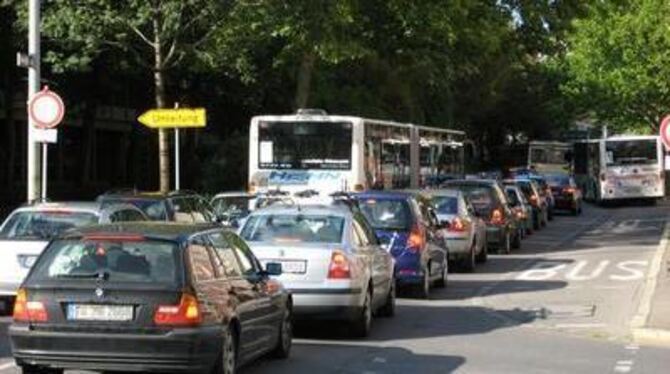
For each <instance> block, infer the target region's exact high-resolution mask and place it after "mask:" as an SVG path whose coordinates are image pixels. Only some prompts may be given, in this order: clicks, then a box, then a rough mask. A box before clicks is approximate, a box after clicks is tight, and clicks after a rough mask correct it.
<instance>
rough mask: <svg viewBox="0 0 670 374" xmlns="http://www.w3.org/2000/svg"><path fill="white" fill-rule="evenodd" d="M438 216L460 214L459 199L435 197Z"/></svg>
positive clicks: (434, 202) (434, 201)
mask: <svg viewBox="0 0 670 374" xmlns="http://www.w3.org/2000/svg"><path fill="white" fill-rule="evenodd" d="M433 204H434V205H435V210H436V211H437V214H458V198H457V197H455V196H433Z"/></svg>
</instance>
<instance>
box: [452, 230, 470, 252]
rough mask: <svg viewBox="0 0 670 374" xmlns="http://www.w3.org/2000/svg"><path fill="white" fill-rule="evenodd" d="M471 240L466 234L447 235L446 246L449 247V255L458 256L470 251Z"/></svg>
mask: <svg viewBox="0 0 670 374" xmlns="http://www.w3.org/2000/svg"><path fill="white" fill-rule="evenodd" d="M471 242H472V241H471V240H470V237H469V235H468V234H463V235H458V236H456V235H449V236H448V237H447V247H448V248H449V257H458V256H462V255H466V254H468V253H470V249H471V246H470V244H471Z"/></svg>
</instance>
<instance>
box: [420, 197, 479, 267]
mask: <svg viewBox="0 0 670 374" xmlns="http://www.w3.org/2000/svg"><path fill="white" fill-rule="evenodd" d="M431 197H432V199H431V200H432V201H433V205H434V206H435V213H436V214H437V219H438V220H439V221H440V222H443V223H446V226H448V228H447V235H446V236H447V245H448V247H449V260H451V261H458V263H459V265H461V267H462V268H463V269H464V270H466V271H473V270H474V268H475V263H477V262H486V260H487V258H488V244H487V241H486V222H484V220H483V219H481V218H480V217H478V216H477V215H476V214H475V210H474V208H473V207H472V205H470V203H469V202H468V200H467V199H466V198H465V195H464V194H463V192H461V191H459V190H450V189H444V190H435V191H431Z"/></svg>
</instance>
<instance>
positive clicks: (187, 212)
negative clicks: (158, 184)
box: [97, 190, 219, 223]
mask: <svg viewBox="0 0 670 374" xmlns="http://www.w3.org/2000/svg"><path fill="white" fill-rule="evenodd" d="M97 201H98V202H100V203H101V204H102V206H103V207H105V206H107V205H114V204H120V203H123V204H131V205H134V206H136V207H137V208H139V209H141V210H142V211H143V212H144V213H145V214H146V215H147V217H149V219H151V220H152V221H171V222H184V223H204V222H216V221H219V219H218V218H217V217H216V215H215V213H214V209H212V206H211V205H210V204H209V202H208V201H206V200H205V199H204V198H203V197H202V196H200V195H198V194H197V193H195V192H191V191H172V192H168V193H161V192H141V191H135V190H119V191H110V192H107V193H105V194H103V195H100V196H98V199H97Z"/></svg>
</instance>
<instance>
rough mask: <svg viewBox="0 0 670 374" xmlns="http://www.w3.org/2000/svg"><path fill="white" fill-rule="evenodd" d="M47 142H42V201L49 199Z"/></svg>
mask: <svg viewBox="0 0 670 374" xmlns="http://www.w3.org/2000/svg"><path fill="white" fill-rule="evenodd" d="M47 155H48V153H47V143H42V193H41V195H40V196H41V198H42V201H46V199H47Z"/></svg>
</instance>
